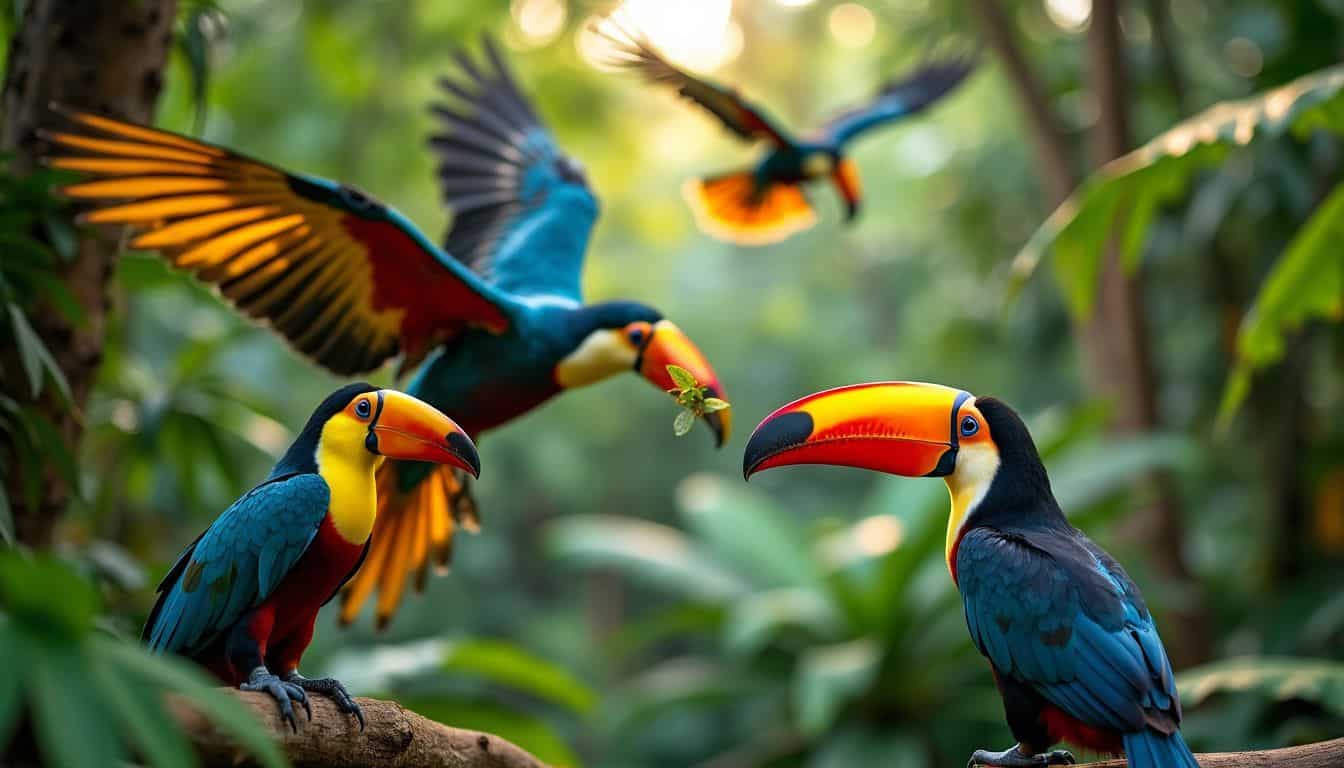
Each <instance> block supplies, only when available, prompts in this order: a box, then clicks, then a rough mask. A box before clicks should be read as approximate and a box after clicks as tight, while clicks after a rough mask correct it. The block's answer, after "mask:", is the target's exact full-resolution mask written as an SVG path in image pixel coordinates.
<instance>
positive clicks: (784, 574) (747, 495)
mask: <svg viewBox="0 0 1344 768" xmlns="http://www.w3.org/2000/svg"><path fill="white" fill-rule="evenodd" d="M677 501H678V503H679V506H680V507H681V514H682V517H683V518H685V520H686V524H687V526H688V527H689V528H690V529H691V531H692V532H693V533H694V534H695V535H696V537H697V538H699V539H700V540H701V541H703V542H704V543H705V545H706V547H707V548H708V549H709V551H710V552H712V553H713V554H714V555H715V557H716V558H717V559H718V560H719V561H720V562H723V563H725V564H727V565H729V566H731V567H732V569H733V571H734V572H735V573H738V574H741V575H742V577H743V578H744V579H749V580H750V581H751V582H752V583H753V584H757V585H761V586H767V587H783V586H818V585H820V584H821V574H820V571H819V569H818V567H817V561H816V558H814V557H813V555H812V551H811V548H810V546H809V543H808V541H807V537H806V536H805V535H804V533H803V530H802V529H801V527H800V526H799V525H798V523H797V522H795V520H794V519H793V518H791V517H790V516H789V514H788V513H787V512H786V511H785V510H783V509H780V508H779V506H778V505H776V504H775V503H774V501H773V500H772V499H770V498H769V497H768V496H766V495H764V494H762V493H759V492H757V491H754V490H752V489H751V488H750V487H748V486H746V485H744V484H743V483H741V482H731V481H728V480H726V478H724V477H722V476H719V475H713V474H709V473H697V474H694V475H691V476H690V477H688V478H686V479H685V480H683V481H682V482H681V485H679V486H678V488H677Z"/></svg>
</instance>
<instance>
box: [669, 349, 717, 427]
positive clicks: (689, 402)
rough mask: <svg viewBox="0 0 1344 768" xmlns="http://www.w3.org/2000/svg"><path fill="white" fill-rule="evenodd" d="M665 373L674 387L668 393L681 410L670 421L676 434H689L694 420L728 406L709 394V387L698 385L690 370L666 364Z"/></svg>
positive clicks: (693, 425)
mask: <svg viewBox="0 0 1344 768" xmlns="http://www.w3.org/2000/svg"><path fill="white" fill-rule="evenodd" d="M667 375H668V376H671V377H672V383H673V384H675V385H676V389H672V390H668V394H669V395H672V397H673V398H674V399H675V400H676V401H677V405H679V406H681V408H682V410H681V411H680V412H678V413H677V417H676V419H674V420H673V421H672V432H673V433H674V434H675V435H676V436H677V437H681V436H682V435H686V434H689V433H690V431H691V429H692V428H693V427H695V420H696V419H698V418H700V417H701V416H704V415H705V414H707V413H717V412H719V411H722V410H723V409H725V408H728V407H729V405H728V402H727V401H725V400H720V399H719V398H717V397H710V396H709V388H708V387H702V386H700V382H698V381H696V380H695V376H693V375H691V372H690V371H688V370H686V369H685V368H682V367H681V366H679V365H669V366H667Z"/></svg>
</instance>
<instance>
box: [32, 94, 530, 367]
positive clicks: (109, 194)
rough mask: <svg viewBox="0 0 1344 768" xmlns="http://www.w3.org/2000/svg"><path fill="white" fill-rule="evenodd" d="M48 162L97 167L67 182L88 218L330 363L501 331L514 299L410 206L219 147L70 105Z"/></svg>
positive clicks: (422, 349)
mask: <svg viewBox="0 0 1344 768" xmlns="http://www.w3.org/2000/svg"><path fill="white" fill-rule="evenodd" d="M63 114H65V116H66V117H67V118H68V120H69V122H70V124H71V126H72V129H71V130H64V131H53V132H49V133H47V134H46V135H45V136H44V138H46V139H47V140H48V141H49V142H51V143H52V144H53V146H54V149H53V151H52V154H51V155H50V156H49V157H48V158H47V159H46V162H47V163H48V164H49V165H50V166H52V167H54V168H62V169H66V170H70V171H77V172H79V173H82V174H85V175H87V176H88V177H90V178H89V179H87V180H84V181H81V182H78V183H75V184H71V185H69V186H67V187H65V188H64V189H63V190H62V191H63V193H64V194H65V195H66V196H67V197H70V198H72V199H75V200H79V201H83V202H87V203H89V204H90V205H91V206H93V207H92V208H91V209H90V210H88V211H87V212H85V213H84V214H82V215H81V217H80V218H81V220H82V221H84V222H87V223H91V224H126V225H129V226H130V227H132V228H133V229H134V230H136V231H137V233H138V234H136V236H135V237H134V239H133V240H131V243H130V244H131V247H133V248H140V249H145V250H155V251H159V252H160V253H162V254H163V255H164V256H165V257H166V258H167V259H168V260H169V261H170V262H171V263H172V264H173V265H174V266H176V267H178V268H181V269H185V270H188V271H190V272H192V273H194V274H195V275H196V277H198V278H199V279H201V280H202V281H204V282H206V283H209V284H211V285H213V286H215V287H216V288H217V289H218V290H219V292H220V293H221V294H222V295H223V296H224V298H225V299H227V300H228V301H229V302H230V303H232V304H233V305H234V306H235V307H237V308H238V310H239V311H241V312H242V313H244V314H246V315H247V316H249V317H252V318H256V319H258V320H262V321H264V322H266V323H267V324H269V325H270V326H271V327H272V328H273V329H274V330H275V331H276V332H277V333H279V334H281V335H282V336H284V337H285V338H286V339H288V340H289V342H290V343H291V344H293V345H294V347H296V348H297V349H298V350H299V351H301V352H302V353H303V354H305V355H307V356H308V357H310V358H312V359H313V360H314V361H316V362H317V363H318V364H320V365H322V366H323V367H325V368H327V369H329V370H331V371H332V372H334V373H337V374H342V375H348V374H353V373H360V372H363V371H368V370H372V369H374V368H377V367H378V366H379V365H381V364H382V363H383V362H385V361H386V360H387V359H388V358H390V357H392V356H394V355H396V354H397V353H398V352H402V353H404V355H405V358H406V361H407V362H415V361H416V360H418V359H420V358H422V357H423V356H424V354H426V353H427V352H428V351H429V350H430V349H432V348H433V347H434V346H436V345H438V344H441V343H444V342H447V341H449V340H451V339H452V338H454V337H455V336H457V335H458V334H459V333H460V332H461V331H462V329H463V328H465V327H467V326H469V325H475V326H480V327H484V328H487V329H489V330H491V331H493V332H502V331H504V330H506V329H507V328H508V327H509V325H510V315H511V312H510V309H511V306H510V303H509V300H508V299H507V298H506V297H505V296H504V295H503V294H501V293H500V292H499V291H497V290H495V289H493V288H492V287H490V286H489V285H487V284H486V283H485V282H484V281H482V280H481V279H480V278H479V277H477V276H476V275H474V274H472V273H471V271H470V270H468V269H467V268H466V267H464V266H463V265H461V264H459V263H458V262H456V261H454V260H453V259H451V258H449V257H448V256H447V255H446V254H444V253H443V252H442V251H441V250H440V249H439V248H438V247H437V246H435V245H434V244H433V243H431V242H430V241H429V240H428V239H426V238H425V237H424V235H423V234H421V233H420V232H419V231H418V230H417V229H416V228H415V226H414V225H412V224H411V223H410V222H409V221H408V220H407V219H406V218H405V217H404V216H402V215H401V214H400V213H398V212H397V211H395V210H394V209H392V208H389V207H387V206H385V205H383V204H382V203H379V202H378V201H376V200H374V199H372V198H370V197H368V196H367V195H364V194H363V193H361V192H359V191H358V190H356V189H354V188H352V187H349V186H345V185H342V184H337V183H335V182H332V181H328V180H326V179H320V178H317V177H312V176H305V175H299V174H292V173H287V172H285V171H283V170H280V169H278V168H276V167H274V166H271V165H269V164H267V163H263V162H260V161H258V160H253V159H251V158H249V157H245V156H243V155H241V154H238V153H235V152H232V151H230V150H228V149H224V148H222V147H218V146H214V145H212V144H207V143H205V142H202V141H197V140H195V139H190V138H187V137H185V136H180V135H177V134H174V133H169V132H167V131H161V130H158V129H155V128H149V127H146V126H141V125H135V124H132V123H126V122H122V121H120V120H115V119H112V118H108V117H101V116H98V115H93V114H88V113H83V112H63Z"/></svg>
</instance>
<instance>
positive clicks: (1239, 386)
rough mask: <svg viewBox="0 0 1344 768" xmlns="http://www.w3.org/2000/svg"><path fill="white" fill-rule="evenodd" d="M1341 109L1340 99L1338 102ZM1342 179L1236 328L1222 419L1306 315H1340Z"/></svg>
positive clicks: (1343, 309) (1343, 307) (1343, 300)
mask: <svg viewBox="0 0 1344 768" xmlns="http://www.w3.org/2000/svg"><path fill="white" fill-rule="evenodd" d="M1340 109H1341V110H1344V105H1342V106H1341V107H1340ZM1342 240H1344V184H1341V185H1339V186H1336V187H1335V189H1334V191H1332V192H1331V193H1330V195H1329V196H1328V197H1326V199H1325V201H1324V202H1322V203H1321V204H1320V206H1319V207H1318V208H1317V209H1316V211H1315V212H1314V213H1312V215H1311V218H1309V219H1308V220H1307V222H1306V224H1304V225H1302V228H1301V229H1300V230H1298V232H1297V234H1296V235H1295V236H1294V237H1293V239H1292V241H1291V242H1289V243H1288V247H1287V248H1285V249H1284V252H1283V255H1282V256H1280V257H1279V260H1278V261H1277V262H1275V264H1274V267H1273V269H1271V270H1270V272H1269V274H1268V275H1267V276H1266V277H1265V281H1264V284H1263V285H1262V286H1261V287H1260V293H1259V295H1258V296H1256V298H1255V303H1254V304H1253V305H1252V306H1251V309H1250V311H1248V312H1247V313H1246V317H1245V318H1243V319H1242V321H1241V328H1240V330H1239V331H1238V333H1237V366H1236V369H1235V370H1234V371H1233V372H1232V376H1231V378H1230V379H1229V380H1228V382H1227V386H1226V387H1225V388H1224V390H1223V402H1222V405H1221V406H1220V407H1219V414H1218V416H1219V421H1220V422H1221V423H1222V424H1223V425H1226V424H1227V423H1228V422H1229V421H1230V420H1231V418H1232V417H1233V415H1234V414H1235V413H1236V411H1237V409H1238V408H1239V407H1240V406H1241V403H1242V401H1243V400H1245V399H1246V395H1247V393H1248V392H1249V391H1250V388H1251V376H1252V374H1253V373H1254V371H1255V370H1256V369H1258V368H1264V367H1266V366H1269V365H1271V364H1273V363H1275V362H1277V361H1278V360H1280V359H1281V358H1282V357H1283V352H1284V344H1285V337H1286V336H1287V334H1288V333H1289V332H1290V331H1292V330H1295V329H1298V328H1300V327H1301V326H1302V325H1303V324H1304V323H1305V322H1306V321H1308V320H1310V319H1312V318H1316V317H1324V318H1329V319H1330V320H1332V321H1334V322H1339V321H1340V320H1344V259H1342V258H1340V253H1339V244H1340V242H1341V241H1342Z"/></svg>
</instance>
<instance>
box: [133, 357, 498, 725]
mask: <svg viewBox="0 0 1344 768" xmlns="http://www.w3.org/2000/svg"><path fill="white" fill-rule="evenodd" d="M384 457H389V458H394V459H405V460H415V461H427V462H434V463H438V464H444V465H448V466H453V467H458V468H460V469H462V470H463V471H466V472H470V473H471V474H472V475H477V474H479V472H480V459H479V458H478V457H477V455H476V446H475V445H474V444H473V443H472V442H471V438H469V437H467V434H466V432H464V431H463V430H462V428H461V427H459V426H458V425H457V424H455V423H454V422H453V420H452V419H449V418H448V417H447V416H445V415H443V414H442V413H440V412H439V411H438V410H436V409H435V408H434V407H433V406H430V405H429V404H427V403H425V402H423V401H421V400H417V399H416V398H414V397H411V396H410V395H406V394H403V393H401V392H397V391H395V390H390V389H377V388H375V387H371V386H369V385H368V384H363V383H360V384H350V385H348V386H345V387H342V388H341V389H338V390H336V391H335V392H333V393H332V394H331V395H329V396H328V397H327V398H326V399H325V400H323V401H322V404H321V405H319V406H317V410H315V411H313V415H312V417H310V418H309V419H308V424H307V425H306V426H304V428H303V431H302V432H300V433H299V435H298V437H297V438H295V440H294V442H293V444H291V445H290V446H289V450H287V451H286V452H285V455H284V456H283V457H281V459H280V461H279V463H277V464H276V465H275V469H273V470H271V474H270V476H268V477H267V478H266V479H265V480H264V481H262V483H261V485H258V486H257V487H255V488H253V489H252V490H250V491H248V492H247V493H246V494H245V495H244V496H243V497H242V498H240V499H238V500H237V501H235V502H234V503H233V504H232V505H230V506H229V508H228V509H226V510H224V514H222V515H220V516H219V518H218V519H217V520H215V522H214V523H213V524H211V526H210V527H209V528H207V529H206V530H205V533H202V534H201V535H200V536H198V537H197V538H196V541H194V542H193V543H192V544H191V546H189V547H187V549H186V551H185V552H183V553H182V554H181V555H179V556H178V558H177V562H176V563H175V564H174V565H173V567H172V569H170V570H169V571H168V575H167V576H165V577H164V578H163V581H162V582H160V583H159V587H158V595H159V597H158V601H157V602H156V603H155V604H154V609H153V610H152V611H151V612H150V614H149V620H148V621H146V622H145V630H144V633H143V637H144V640H145V641H146V642H147V643H149V646H150V648H152V649H153V650H155V651H157V652H171V653H177V654H181V655H183V656H188V657H191V658H193V659H195V660H196V661H198V662H200V663H201V664H202V665H204V666H205V667H207V668H208V669H210V670H211V671H212V672H214V673H215V674H216V675H217V676H218V677H219V678H220V679H221V680H223V681H225V682H227V683H229V684H230V685H237V686H238V687H240V688H242V689H243V690H247V691H265V692H266V693H268V694H269V695H270V696H272V697H273V698H274V699H275V700H276V701H277V702H278V703H279V705H280V713H281V715H282V716H283V717H284V719H285V720H286V721H287V722H288V723H289V725H290V727H291V728H297V726H296V724H295V722H294V708H293V705H292V704H291V703H290V701H291V699H292V700H293V701H297V702H299V703H300V704H302V705H303V706H304V708H305V709H307V710H308V715H309V717H310V718H311V717H312V711H311V709H310V708H309V706H308V699H307V695H306V694H305V691H312V692H314V693H321V694H324V695H327V696H330V697H331V698H332V699H333V700H334V701H335V702H336V704H337V706H338V707H340V709H341V711H343V712H347V713H350V714H353V715H355V716H356V717H357V718H359V723H360V727H361V728H362V727H363V725H364V715H363V713H362V712H360V710H359V705H358V704H356V703H355V701H354V699H352V698H351V697H350V694H349V693H347V692H346V690H345V686H343V685H341V683H340V682H339V681H337V680H335V679H332V678H321V679H309V678H306V677H304V676H303V675H300V674H299V669H298V668H299V661H300V659H301V658H302V657H303V652H304V651H305V650H306V649H307V648H308V643H309V642H310V641H311V640H312V638H313V623H314V622H315V621H316V620H317V612H318V609H319V608H321V607H322V606H323V605H324V604H326V602H327V601H328V600H330V599H331V598H333V597H335V596H336V592H337V591H338V590H339V589H340V588H341V585H343V584H345V582H346V581H347V580H348V579H349V578H350V577H351V576H352V575H353V574H354V573H355V572H356V571H357V570H358V569H359V566H360V563H361V562H362V561H363V560H364V556H365V555H366V554H367V553H368V549H369V535H370V533H371V532H372V531H373V528H374V519H375V517H376V516H377V506H378V505H377V503H376V500H375V481H374V472H375V470H376V469H377V468H378V465H379V464H380V463H381V462H382V461H383V458H384Z"/></svg>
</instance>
